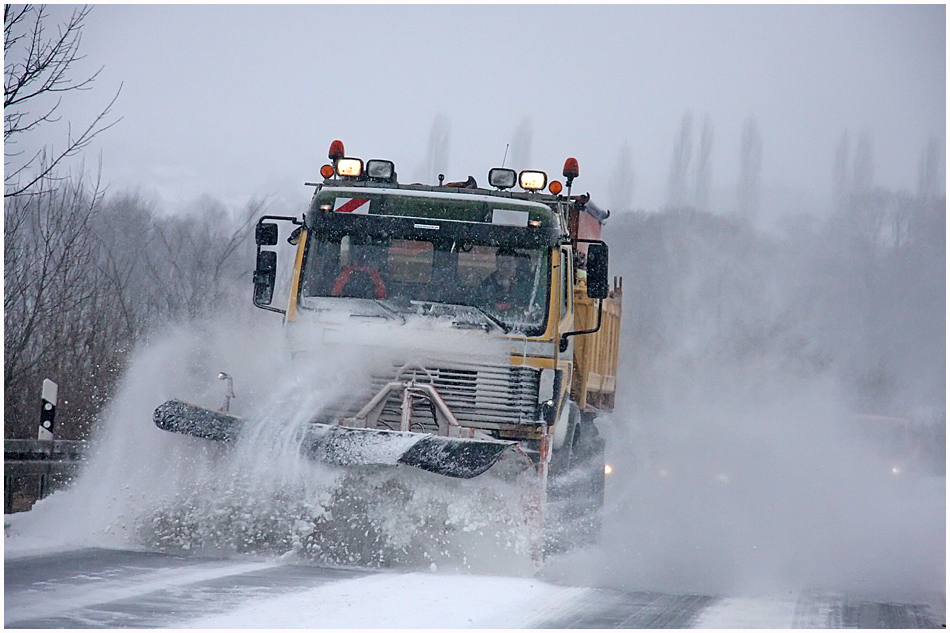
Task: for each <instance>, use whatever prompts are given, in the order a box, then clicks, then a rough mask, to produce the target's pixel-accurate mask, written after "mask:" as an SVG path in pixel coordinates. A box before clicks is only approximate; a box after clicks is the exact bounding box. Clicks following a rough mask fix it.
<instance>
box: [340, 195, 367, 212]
mask: <svg viewBox="0 0 950 633" xmlns="http://www.w3.org/2000/svg"><path fill="white" fill-rule="evenodd" d="M333 210H334V211H336V212H337V213H359V214H361V215H367V214H368V213H369V200H367V199H366V198H337V199H336V201H335V202H334V204H333Z"/></svg>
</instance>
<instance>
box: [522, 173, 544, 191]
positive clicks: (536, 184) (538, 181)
mask: <svg viewBox="0 0 950 633" xmlns="http://www.w3.org/2000/svg"><path fill="white" fill-rule="evenodd" d="M518 182H519V183H520V184H521V188H522V189H524V190H525V191H541V190H542V189H544V186H545V185H546V184H548V175H547V174H546V173H544V172H543V171H531V170H528V169H526V170H524V171H523V172H521V174H520V175H519V176H518Z"/></svg>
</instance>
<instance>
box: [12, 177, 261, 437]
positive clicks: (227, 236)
mask: <svg viewBox="0 0 950 633" xmlns="http://www.w3.org/2000/svg"><path fill="white" fill-rule="evenodd" d="M37 182H38V184H39V185H41V187H39V188H37V190H36V191H31V193H30V195H21V196H14V197H10V198H7V199H6V200H5V204H4V238H5V239H4V279H5V288H4V306H3V307H4V408H5V435H6V437H31V436H35V434H36V424H37V420H38V415H39V390H40V385H41V383H42V381H43V379H44V378H50V379H52V380H54V381H55V382H57V383H58V384H59V388H60V390H59V393H60V403H59V410H58V413H57V417H58V418H59V420H60V421H62V424H61V425H60V426H58V428H57V435H58V436H59V437H64V438H80V437H83V436H85V435H86V433H87V432H88V431H89V429H90V428H91V426H92V424H93V423H94V421H95V419H96V415H97V413H98V412H99V411H100V409H101V408H102V406H103V405H104V404H105V403H106V402H108V400H109V399H110V398H111V397H112V395H113V394H114V392H115V388H116V386H117V383H118V380H119V379H120V378H121V375H122V372H123V370H124V369H125V367H126V363H127V361H128V357H129V354H130V352H131V351H132V349H133V347H134V345H135V344H136V343H138V342H141V341H143V340H145V339H146V338H147V337H148V335H150V334H151V333H153V332H155V331H156V329H157V328H159V327H162V326H163V325H166V324H168V323H173V322H185V321H188V320H192V319H195V318H198V317H200V316H202V315H207V314H211V313H215V312H220V311H222V310H233V309H234V308H235V307H237V306H239V305H242V304H246V303H247V298H248V293H249V292H250V290H249V288H250V276H251V267H252V264H251V262H252V261H253V253H251V252H249V249H250V248H252V245H251V240H250V239H249V238H248V236H249V233H250V231H251V228H252V227H253V224H252V222H253V220H254V219H255V218H256V216H257V215H259V214H260V212H261V206H262V205H261V203H260V202H252V203H250V204H248V205H247V207H246V208H244V209H241V210H233V209H227V208H225V207H224V206H223V205H221V204H220V203H216V202H214V201H211V200H206V201H204V203H203V204H202V205H201V208H200V209H199V210H200V213H195V214H193V215H187V216H185V215H174V216H165V217H163V216H161V215H160V214H159V213H158V212H157V209H156V208H155V206H154V205H153V204H151V203H149V202H148V201H147V200H146V199H144V198H143V197H141V196H138V195H129V194H118V195H112V196H105V195H102V194H101V193H100V192H99V191H98V190H97V189H96V186H95V184H94V183H90V182H88V181H85V180H83V179H81V178H78V177H72V178H68V179H60V180H57V181H55V182H54V181H51V180H49V179H43V180H40V181H37Z"/></svg>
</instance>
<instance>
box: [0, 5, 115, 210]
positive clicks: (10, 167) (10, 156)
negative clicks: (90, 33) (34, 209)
mask: <svg viewBox="0 0 950 633" xmlns="http://www.w3.org/2000/svg"><path fill="white" fill-rule="evenodd" d="M90 10H91V9H90V7H82V8H78V9H75V10H74V11H73V13H72V15H71V16H70V17H69V19H68V20H67V21H66V22H65V23H64V24H61V25H59V26H58V28H57V32H56V34H55V35H51V34H49V33H47V30H46V21H47V18H48V14H47V12H46V8H45V7H44V6H42V5H40V6H32V5H23V6H19V7H15V6H13V5H9V4H8V5H5V6H4V12H3V18H4V20H3V54H4V81H3V142H4V167H5V173H4V194H3V195H4V197H5V198H9V197H14V196H19V195H23V194H26V193H28V192H30V191H31V190H32V189H33V188H34V187H35V186H36V185H38V184H40V183H46V184H47V185H52V184H55V182H57V181H58V179H57V178H55V177H54V175H55V174H56V173H57V168H58V167H60V165H61V164H62V163H63V161H64V160H65V159H66V158H68V157H70V156H75V155H76V154H78V153H79V152H81V151H82V149H83V148H85V147H86V146H87V145H89V143H91V142H92V140H93V139H94V138H95V137H96V136H97V135H98V134H99V133H100V132H103V131H104V130H106V129H108V128H110V127H112V126H113V125H115V123H117V122H118V121H113V122H112V123H106V118H107V117H108V114H109V112H110V110H111V108H112V106H113V104H114V103H115V101H116V99H118V97H119V91H116V94H115V96H114V97H113V98H112V100H111V101H110V102H109V104H108V105H107V106H106V107H105V109H104V110H102V112H100V113H99V115H98V116H96V117H95V118H94V119H93V121H92V122H91V123H90V124H89V125H88V126H86V127H84V128H80V131H79V132H78V133H75V134H74V133H73V130H72V128H71V127H70V128H69V129H68V131H67V134H66V142H65V146H64V147H63V148H61V149H59V150H54V149H53V148H52V147H42V148H40V149H30V150H25V151H23V150H18V149H17V147H16V146H17V142H18V140H19V139H20V138H21V137H23V135H25V134H27V133H28V132H32V131H35V130H36V129H37V128H39V127H41V126H43V125H44V124H47V123H52V122H55V121H58V120H59V119H60V106H61V105H62V98H63V95H64V94H65V93H69V92H73V91H80V90H87V89H89V88H91V86H92V83H93V82H94V81H95V79H96V77H97V76H98V75H99V72H101V70H102V69H101V68H100V69H99V70H98V71H96V72H95V73H93V74H92V75H91V76H89V77H86V78H84V79H75V78H73V76H72V74H71V70H72V67H73V65H74V64H75V63H76V62H78V61H79V60H81V59H83V58H82V57H81V56H80V55H79V45H80V41H81V39H82V29H83V25H84V22H85V19H86V16H88V14H89V11H90ZM119 90H120V91H121V87H120V88H119Z"/></svg>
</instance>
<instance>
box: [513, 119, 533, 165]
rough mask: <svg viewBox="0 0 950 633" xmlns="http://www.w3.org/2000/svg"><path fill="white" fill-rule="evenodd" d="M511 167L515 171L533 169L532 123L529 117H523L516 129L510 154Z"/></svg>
mask: <svg viewBox="0 0 950 633" xmlns="http://www.w3.org/2000/svg"><path fill="white" fill-rule="evenodd" d="M509 154H510V159H509V161H508V164H509V166H510V167H511V168H512V169H514V170H515V171H519V170H522V169H532V166H531V121H530V120H529V119H528V117H522V119H521V121H519V122H518V127H517V128H515V134H514V137H513V139H512V141H511V151H510V152H509Z"/></svg>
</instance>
